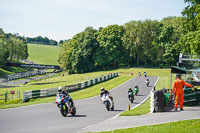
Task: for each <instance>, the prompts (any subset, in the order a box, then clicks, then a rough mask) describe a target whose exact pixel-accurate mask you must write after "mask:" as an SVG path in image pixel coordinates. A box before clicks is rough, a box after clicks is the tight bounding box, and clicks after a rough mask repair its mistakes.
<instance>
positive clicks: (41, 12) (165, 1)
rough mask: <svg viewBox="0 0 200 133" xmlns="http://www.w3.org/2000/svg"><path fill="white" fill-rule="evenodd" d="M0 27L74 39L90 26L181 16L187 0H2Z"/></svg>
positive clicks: (8, 30)
mask: <svg viewBox="0 0 200 133" xmlns="http://www.w3.org/2000/svg"><path fill="white" fill-rule="evenodd" d="M0 5H1V8H0V28H3V30H4V32H6V33H8V32H9V33H19V35H21V36H25V37H36V36H38V35H41V36H43V37H44V36H45V37H48V38H49V39H55V40H57V41H59V40H61V39H62V40H65V39H70V38H72V37H73V36H74V35H76V34H77V33H80V32H82V31H83V30H84V29H85V28H86V27H88V26H92V27H93V28H95V29H98V28H99V27H106V26H108V25H112V24H118V25H123V24H125V23H127V22H129V21H131V20H145V19H151V20H158V21H160V20H162V19H163V18H165V17H168V16H181V12H182V11H183V9H184V7H185V6H186V4H184V0H0Z"/></svg>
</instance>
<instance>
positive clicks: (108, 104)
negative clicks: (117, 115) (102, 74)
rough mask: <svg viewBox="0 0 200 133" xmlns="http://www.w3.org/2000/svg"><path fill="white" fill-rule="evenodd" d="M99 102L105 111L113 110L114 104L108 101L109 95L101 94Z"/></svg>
mask: <svg viewBox="0 0 200 133" xmlns="http://www.w3.org/2000/svg"><path fill="white" fill-rule="evenodd" d="M101 101H102V103H103V104H104V105H105V106H106V109H107V110H108V111H110V110H114V102H113V101H112V100H111V99H110V95H109V94H103V96H102V97H101Z"/></svg>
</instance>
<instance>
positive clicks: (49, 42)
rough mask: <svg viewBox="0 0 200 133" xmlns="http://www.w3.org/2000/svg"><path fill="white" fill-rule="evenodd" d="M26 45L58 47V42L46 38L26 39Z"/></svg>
mask: <svg viewBox="0 0 200 133" xmlns="http://www.w3.org/2000/svg"><path fill="white" fill-rule="evenodd" d="M26 41H27V43H35V44H44V45H58V42H57V41H55V40H52V39H49V38H47V37H41V36H38V37H34V38H31V37H26Z"/></svg>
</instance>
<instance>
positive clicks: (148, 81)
mask: <svg viewBox="0 0 200 133" xmlns="http://www.w3.org/2000/svg"><path fill="white" fill-rule="evenodd" d="M145 83H146V85H147V87H148V86H149V84H150V80H149V79H147V80H146V81H145Z"/></svg>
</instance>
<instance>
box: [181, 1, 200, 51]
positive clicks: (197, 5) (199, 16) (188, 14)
mask: <svg viewBox="0 0 200 133" xmlns="http://www.w3.org/2000/svg"><path fill="white" fill-rule="evenodd" d="M184 1H185V2H186V3H188V6H186V7H185V9H184V11H183V12H182V15H183V16H184V17H185V18H186V20H187V23H185V24H184V25H185V27H186V29H187V32H186V33H185V34H183V35H182V36H181V38H180V41H179V44H180V45H181V48H182V52H183V53H185V54H199V53H200V52H199V37H200V1H199V0H184Z"/></svg>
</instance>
